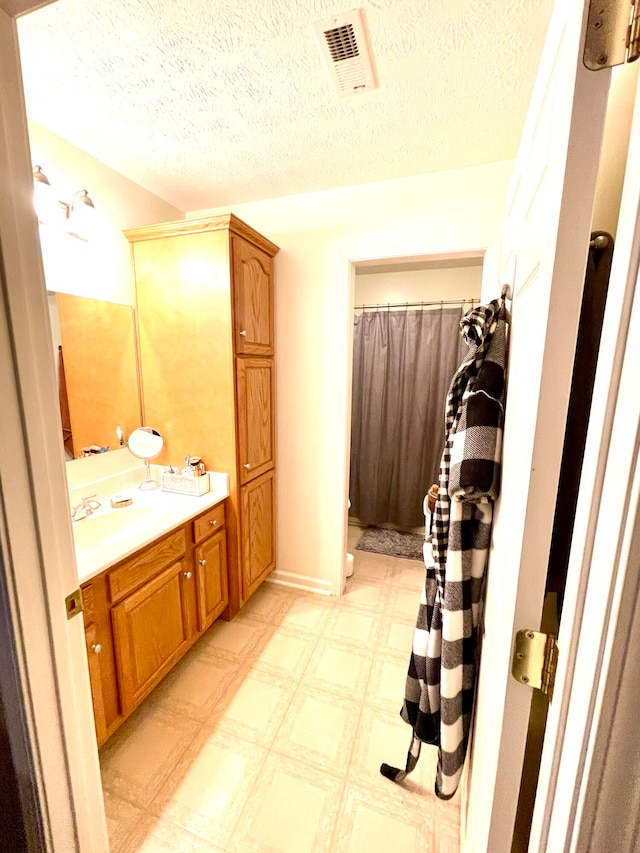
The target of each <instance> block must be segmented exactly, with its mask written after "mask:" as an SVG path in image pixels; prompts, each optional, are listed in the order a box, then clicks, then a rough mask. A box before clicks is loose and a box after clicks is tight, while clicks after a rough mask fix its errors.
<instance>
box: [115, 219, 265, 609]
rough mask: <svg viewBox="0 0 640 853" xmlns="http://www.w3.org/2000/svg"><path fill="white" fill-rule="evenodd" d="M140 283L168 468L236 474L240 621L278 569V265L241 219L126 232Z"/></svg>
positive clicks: (152, 390) (142, 347)
mask: <svg viewBox="0 0 640 853" xmlns="http://www.w3.org/2000/svg"><path fill="white" fill-rule="evenodd" d="M125 235H126V237H127V239H128V240H129V241H130V243H131V247H132V255H133V264H134V270H135V281H136V301H137V312H136V313H137V322H138V336H139V337H138V340H139V357H140V375H141V385H142V399H143V412H144V420H145V423H146V424H147V425H148V426H152V427H154V428H155V429H157V430H158V431H159V432H160V433H161V434H162V436H163V438H164V440H165V445H164V449H163V453H162V456H160V457H158V459H157V460H156V461H159V462H161V463H162V464H165V465H167V464H169V463H170V464H172V465H180V466H181V465H184V458H185V456H186V454H190V455H192V456H194V455H195V456H200V457H202V459H203V460H204V462H205V464H206V466H207V468H208V469H210V470H213V471H225V472H228V473H229V478H230V496H229V499H228V501H227V522H226V525H227V557H228V567H229V606H228V609H227V611H226V614H225V615H226V616H227V618H229V619H232V618H233V617H234V616H235V615H236V613H237V612H238V610H239V609H240V608H241V607H242V605H243V604H244V602H245V601H246V600H247V599H248V598H249V597H250V596H251V595H252V594H253V593H254V592H255V591H256V589H257V588H258V587H259V586H260V584H261V583H262V582H263V581H264V579H265V578H266V577H267V575H268V574H269V573H270V572H271V571H273V569H274V568H275V428H274V416H275V406H274V388H275V386H274V322H273V258H274V256H275V255H276V253H277V252H278V247H277V246H275V245H274V244H273V243H271V242H270V241H269V240H267V239H266V238H265V237H263V236H261V235H260V234H258V233H257V232H256V231H254V230H253V229H252V228H250V227H249V226H248V225H246V224H245V223H244V222H242V221H241V220H240V219H238V218H237V217H235V216H233V215H226V216H218V217H213V218H211V217H210V218H205V219H191V220H181V221H178V222H168V223H163V224H161V225H156V226H151V227H146V228H136V229H132V230H129V231H125Z"/></svg>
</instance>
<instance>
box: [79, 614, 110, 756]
mask: <svg viewBox="0 0 640 853" xmlns="http://www.w3.org/2000/svg"><path fill="white" fill-rule="evenodd" d="M84 637H85V641H86V644H87V660H88V662H89V681H90V683H91V701H92V702H93V718H94V720H95V721H96V738H97V740H98V744H99V745H100V744H102V743H104V741H105V740H106V739H107V715H106V712H105V706H104V694H103V692H102V674H101V671H100V655H101V654H102V645H101V643H99V642H98V630H97V628H96V626H95V625H89V626H88V627H86V628H85V629H84Z"/></svg>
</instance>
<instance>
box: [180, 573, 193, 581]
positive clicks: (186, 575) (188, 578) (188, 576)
mask: <svg viewBox="0 0 640 853" xmlns="http://www.w3.org/2000/svg"><path fill="white" fill-rule="evenodd" d="M182 574H183V575H184V576H185V578H186V579H187V580H190V579H191V578H192V576H193V572H183V573H182Z"/></svg>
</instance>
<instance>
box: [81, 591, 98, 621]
mask: <svg viewBox="0 0 640 853" xmlns="http://www.w3.org/2000/svg"><path fill="white" fill-rule="evenodd" d="M81 589H82V616H83V618H84V624H85V625H91V623H92V622H95V621H96V597H95V594H94V591H93V585H92V584H90V583H88V584H85V585H84V586H83V587H81Z"/></svg>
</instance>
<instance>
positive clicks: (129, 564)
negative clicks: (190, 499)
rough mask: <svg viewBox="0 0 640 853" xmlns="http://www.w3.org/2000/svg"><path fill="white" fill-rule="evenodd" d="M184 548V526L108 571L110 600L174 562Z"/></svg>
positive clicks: (135, 586)
mask: <svg viewBox="0 0 640 853" xmlns="http://www.w3.org/2000/svg"><path fill="white" fill-rule="evenodd" d="M185 549H186V537H185V533H184V528H180V529H179V530H175V531H174V532H173V533H171V534H170V535H169V536H167V537H166V538H165V539H161V540H160V542H156V543H155V544H154V545H151V546H150V547H149V548H145V549H144V550H143V551H140V552H138V553H137V554H136V555H135V556H133V557H131V559H129V560H126V561H125V562H124V563H121V564H120V565H119V566H118V567H117V568H115V569H113V570H112V571H110V572H109V575H108V581H109V595H110V597H111V601H112V602H116V601H119V600H120V599H121V598H124V596H125V595H128V594H129V593H130V592H132V591H133V590H134V589H136V588H137V587H139V586H140V585H141V584H143V583H144V582H145V581H147V580H149V579H150V578H152V577H153V576H154V575H156V574H157V573H158V572H159V571H160V570H161V569H164V568H165V566H169V565H170V564H171V563H174V562H175V561H176V560H177V559H178V557H181V556H182V555H183V554H184V552H185Z"/></svg>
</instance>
